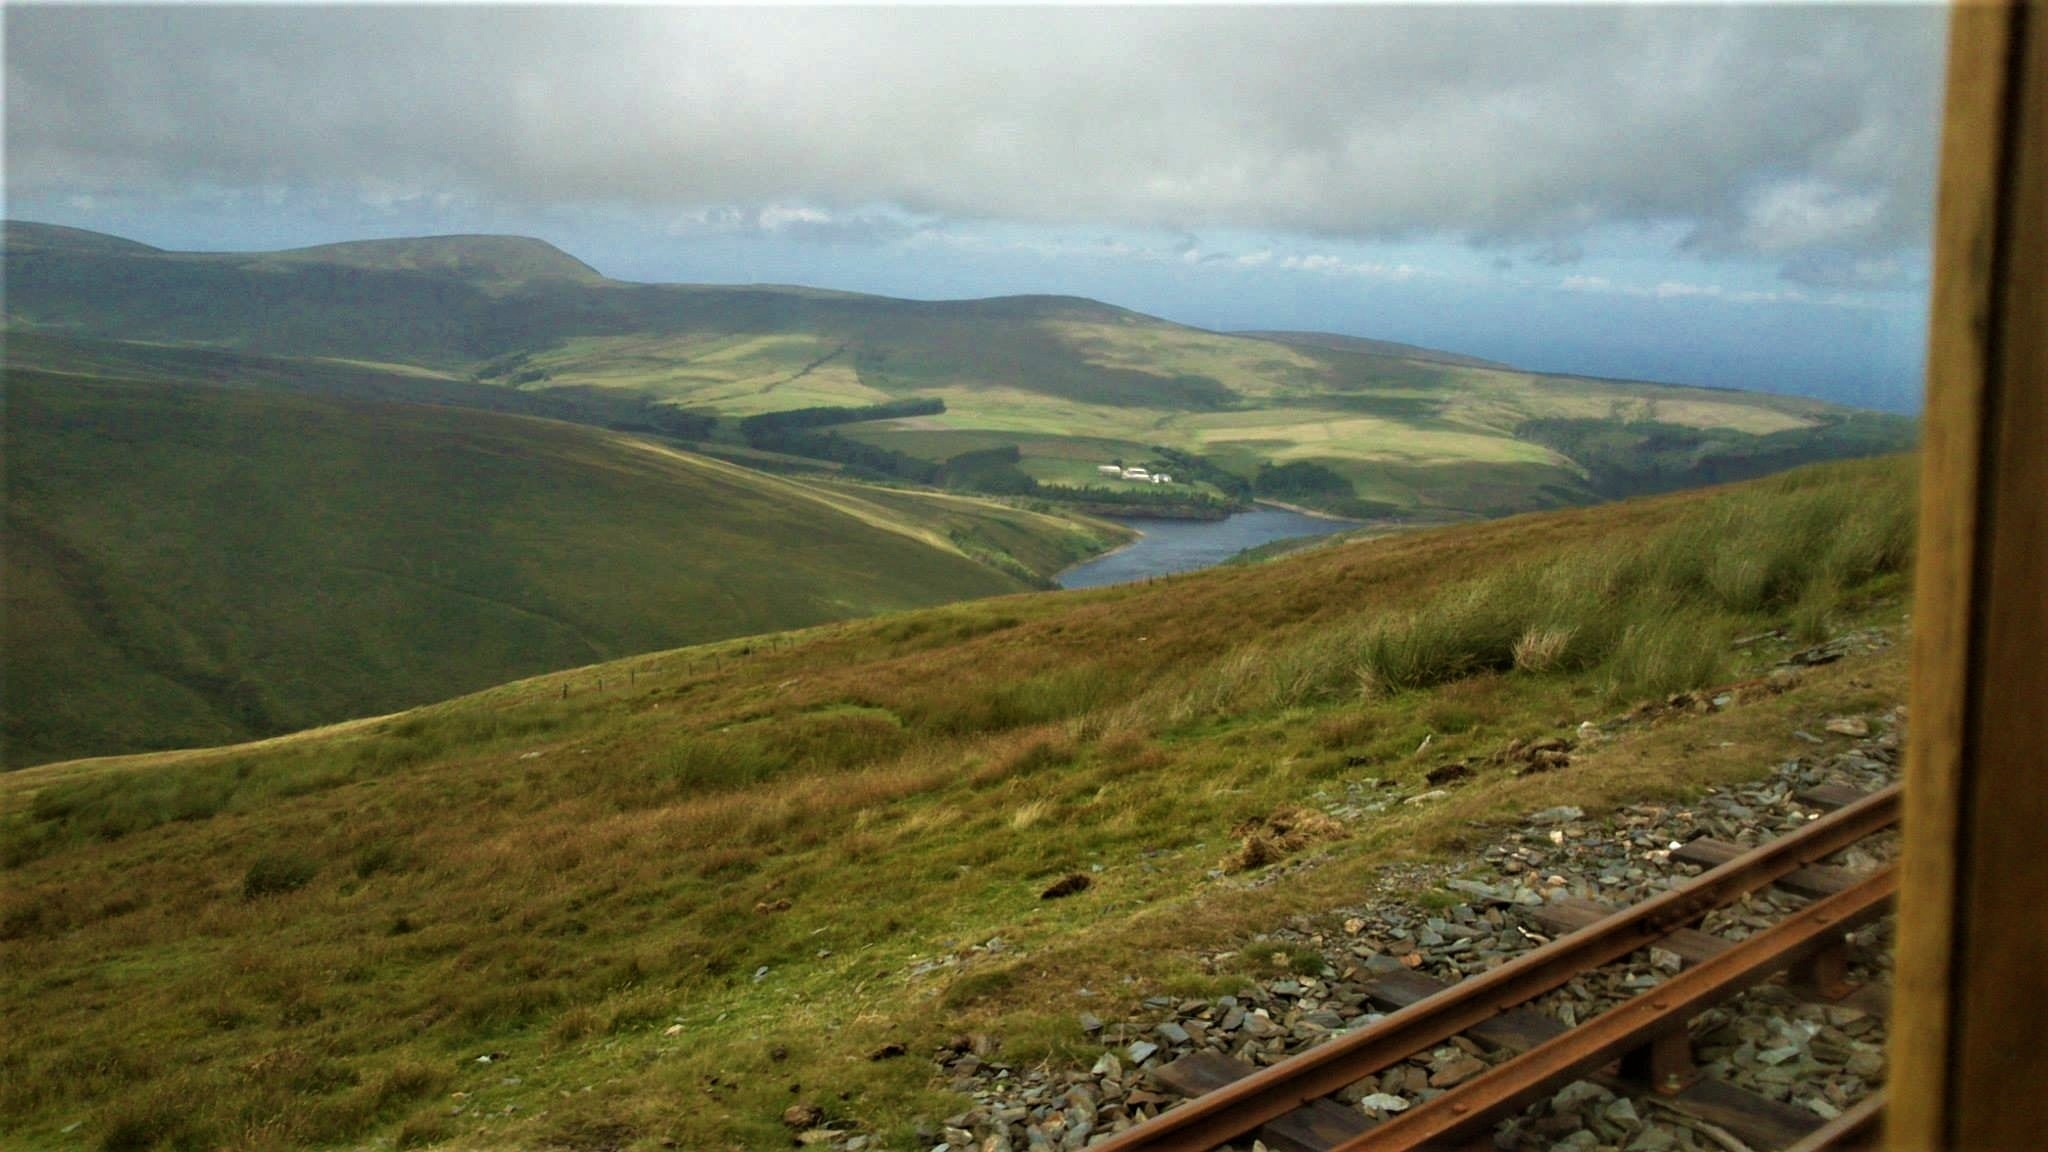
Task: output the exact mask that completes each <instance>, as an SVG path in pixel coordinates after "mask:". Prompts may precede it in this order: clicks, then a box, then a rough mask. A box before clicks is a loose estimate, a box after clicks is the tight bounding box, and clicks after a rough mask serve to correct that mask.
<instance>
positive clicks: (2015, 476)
mask: <svg viewBox="0 0 2048 1152" xmlns="http://www.w3.org/2000/svg"><path fill="white" fill-rule="evenodd" d="M2044 272H2048V7H2044V6H2043V4H2042V3H2041V0H2004V2H2000V3H1969V4H1962V5H1959V6H1957V7H1956V8H1954V9H1953V11H1952V16H1951V22H1950V39H1949V79H1948V105H1947V111H1946V119H1945V123H1944V126H1943V140H1942V157H1941V185H1940V192H1939V196H1938V198H1937V204H1936V224H1935V252H1934V292H1933V316H1932V325H1931V328H1930V331H1929V338H1928V339H1929V342H1928V368H1927V384H1928V394H1927V414H1926V427H1925V433H1924V448H1923V460H1922V473H1921V476H1922V479H1921V492H1920V517H1921V519H1920V552H1919V561H1918V572H1917V573H1916V580H1917V585H1916V589H1915V603H1914V609H1913V621H1912V627H1913V684H1912V700H1911V707H1910V710H1909V714H1908V721H1907V728H1908V737H1907V747H1906V794H1905V795H1906V798H1905V809H1904V818H1905V829H1906V849H1905V856H1904V861H1903V866H1902V867H1903V872H1902V882H1901V886H1900V892H1899V944H1898V967H1897V974H1896V981H1895V985H1894V991H1893V999H1894V1002H1895V1005H1896V1008H1895V1015H1894V1028H1893V1032H1892V1059H1891V1073H1890V1076H1889V1077H1888V1079H1889V1083H1890V1095H1891V1103H1890V1106H1889V1108H1888V1116H1887V1119H1886V1139H1887V1146H1888V1147H1889V1148H1891V1149H1892V1150H1893V1152H1923V1150H1927V1149H1949V1148H1958V1149H1972V1150H1976V1149H2023V1148H2024V1149H2037V1148H2043V1147H2048V1088H2044V1086H2048V1043H2044V1041H2043V1034H2042V1029H2043V1027H2044V1024H2048V304H2044V300H2043V296H2044V289H2043V276H2044Z"/></svg>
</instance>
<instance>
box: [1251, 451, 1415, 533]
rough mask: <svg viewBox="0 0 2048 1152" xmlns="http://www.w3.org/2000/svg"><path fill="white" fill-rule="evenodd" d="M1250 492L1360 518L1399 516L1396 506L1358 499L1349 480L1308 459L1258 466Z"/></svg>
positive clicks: (1264, 497)
mask: <svg viewBox="0 0 2048 1152" xmlns="http://www.w3.org/2000/svg"><path fill="white" fill-rule="evenodd" d="M1252 491H1254V492H1255V493H1257V494H1258V495H1259V496H1260V497H1262V498H1263V499H1267V500H1279V501H1283V502H1285V503H1288V504H1300V505H1303V506H1305V507H1309V508H1316V509H1320V510H1321V511H1324V512H1331V513H1335V514H1336V515H1338V516H1350V517H1353V518H1355V519H1359V520H1391V519H1398V518H1400V515H1401V509H1400V507H1399V506H1398V505H1394V504H1389V503H1386V502H1385V501H1382V500H1365V499H1361V498H1360V497H1359V495H1358V490H1357V489H1356V488H1354V487H1353V486H1352V484H1351V481H1349V480H1347V479H1345V478H1344V477H1343V476H1342V475H1341V474H1340V473H1338V472H1336V471H1334V470H1332V469H1330V468H1327V467H1324V466H1323V465H1321V464H1317V463H1315V462H1314V461H1311V460H1296V461H1293V462H1291V463H1287V464H1261V465H1259V471H1258V475H1256V476H1254V477H1252Z"/></svg>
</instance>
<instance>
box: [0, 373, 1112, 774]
mask: <svg viewBox="0 0 2048 1152" xmlns="http://www.w3.org/2000/svg"><path fill="white" fill-rule="evenodd" d="M6 420H7V448H8V452H7V465H6V466H7V479H8V501H7V532H8V539H9V547H8V549H7V556H6V564H7V597H8V603H7V610H8V619H9V643H8V646H7V652H6V673H7V683H8V700H7V709H6V716H5V725H6V738H7V750H6V756H7V763H8V764H9V765H10V766H19V765H22V764H27V763H36V762H39V761H44V760H50V759H55V758H61V757H66V756H76V755H85V754H91V753H108V752H126V751H140V750H145V749H151V748H165V747H177V746H181V745H195V744H217V743H222V742H226V741H231V740H238V739H247V738H249V737H252V736H259V735H268V734H272V733H277V732H283V731H290V730H293V729H297V728H303V727H307V726H309V725H312V724H316V723H322V722H326V721H331V720H339V719H343V718H346V717H350V716H361V715H368V714H374V713H378V712H385V711H390V710H392V709H396V708H401V707H406V706H409V705H412V704H417V703H420V702H422V701H425V700H431V699H436V698H439V697H442V696H445V695H447V694H449V693H450V692H456V691H464V690H472V689H475V688H479V687H483V686H485V685H488V684H492V683H497V682H500V681H503V680H506V679H508V678H512V677H516V676H521V675H530V674H532V673H535V672H540V671H544V670H548V669H552V668H562V667H568V666H574V665H580V664H588V663H592V662H595V661H600V660H606V659H611V658H614V657H618V656H623V655H627V654H630V653H633V652H639V651H647V650H650V649H655V648H663V647H672V646H675V645H677V644H686V643H693V642H697V641H703V640H710V639H716V638H720V637H727V636H736V635H746V634H752V633H761V632H770V631H776V630H780V629H785V628H791V627H801V626H804V625H809V624H816V623H820V622H824V621H830V620H838V619H844V618H847V617H851V616H861V615H868V614H872V613H876V612H886V611H893V610H898V609H903V608H910V607H916V606H919V605H926V604H933V603H938V602H942V601H948V600H957V599H962V598H967V597H975V596H987V595H992V594H999V593H1006V592H1015V591H1020V590H1023V589H1026V588H1031V587H1042V586H1044V584H1045V582H1046V579H1047V577H1049V576H1050V575H1051V574H1052V573H1053V572H1056V571H1058V570H1059V569H1060V568H1063V567H1065V566H1066V565H1068V564H1071V563H1073V562H1075V561H1077V560H1079V559H1082V558H1084V557H1085V556H1087V555H1089V554H1091V553H1093V552H1095V551H1099V550H1101V549H1102V548H1104V547H1107V546H1108V545H1110V544H1111V543H1114V542H1115V541H1117V540H1119V539H1121V538H1122V537H1121V536H1120V534H1119V533H1117V532H1116V531H1115V530H1113V529H1109V528H1107V527H1103V526H1091V525H1088V524H1084V523H1081V522H1077V521H1073V520H1069V519H1065V518H1061V517H1057V516H1051V515H1045V514H1040V513H1033V512H1027V511H1023V510H1019V509H1012V508H1006V507H1003V506H1000V505H994V504H990V503H987V502H983V501H976V500H969V499H965V498H961V497H952V496H941V495H937V494H918V493H904V492H893V491H888V490H877V489H866V488H862V487H860V486H857V485H848V484H830V485H814V484H807V483H800V482H797V481H792V480H785V479H778V478H774V477H769V476H764V475H762V474H759V473H756V472H752V471H748V470H746V469H742V468H737V467H734V466H731V465H727V464H722V463H719V462H716V461H711V460H707V459H704V458H701V457H695V456H689V455H687V454H683V453H678V452H673V451H669V450H665V449H657V448H655V447H652V446H648V445H646V444H645V443H644V442H640V441H633V440H628V439H626V438H623V437H620V436H618V435H615V434H612V433H607V432H601V431H597V430H594V429H589V428H582V427H576V426H572V425H566V424H557V423H551V422H542V421H534V420H527V419H520V418H515V417H509V416H500V415H496V414H492V413H484V412H476V411H462V410H458V409H451V408H439V407H424V406H415V405H401V404H386V403H375V402H360V401H337V400H329V399H318V398H310V397H296V396H289V395H281V394H277V393H273V392H269V391H259V390H227V389H218V388H211V387H198V386H190V385H182V384H168V383H160V382H159V383H149V384H141V383H134V382H123V381H115V380H94V379H89V378H80V377H76V376H60V375H56V374H53V373H45V372H38V371H32V370H27V369H10V371H9V373H8V375H7V414H6Z"/></svg>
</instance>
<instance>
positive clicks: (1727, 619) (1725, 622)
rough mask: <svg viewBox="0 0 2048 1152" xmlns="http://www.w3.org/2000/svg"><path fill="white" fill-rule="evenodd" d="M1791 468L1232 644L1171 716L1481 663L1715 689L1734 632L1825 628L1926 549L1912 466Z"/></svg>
mask: <svg viewBox="0 0 2048 1152" xmlns="http://www.w3.org/2000/svg"><path fill="white" fill-rule="evenodd" d="M1819 479H1820V480H1821V481H1824V482H1816V478H1815V476H1813V475H1811V474H1808V473H1794V474H1791V475H1788V476H1785V477H1780V478H1777V479H1774V480H1767V481H1763V482H1761V483H1757V484H1753V485H1749V486H1746V487H1745V488H1743V489H1741V490H1739V491H1735V492H1730V493H1726V494H1723V495H1720V496H1717V497H1715V498H1712V499H1710V500H1707V501H1705V502H1703V503H1701V504H1699V505H1697V506H1695V507H1693V508H1690V509H1688V510H1686V511H1685V512H1683V513H1681V514H1680V515H1679V516H1678V517H1677V518H1676V520H1675V521H1673V522H1672V523H1670V524H1668V525H1667V526H1666V527H1664V528H1662V529H1660V530H1658V531H1656V532H1655V533H1652V534H1650V535H1648V536H1647V537H1644V538H1639V539H1635V538H1622V539H1616V540H1612V541H1609V542H1606V543H1602V544H1599V545H1595V546H1593V547H1589V548H1581V549H1577V550H1574V551H1570V552H1566V553H1563V554H1561V555H1559V554H1553V555H1549V556H1538V557H1534V558H1530V559H1528V560H1524V561H1522V562H1519V563H1514V564H1511V565H1509V566H1507V567H1504V568H1503V569H1501V570H1499V571H1497V572H1494V573H1492V574H1489V575H1486V576H1482V577H1479V578H1477V579H1472V580H1467V581H1464V582H1462V583H1458V584H1454V585H1452V586H1450V587H1447V588H1444V589H1442V590H1441V591H1439V592H1438V593H1437V594H1436V595H1434V596H1432V597H1431V598H1429V599H1427V600H1426V601H1424V602H1423V603H1421V604H1420V605H1418V606H1416V607H1415V608H1413V609H1411V610H1409V611H1405V612H1400V613H1396V614H1387V615H1378V616H1371V617H1358V618H1353V619H1351V620H1349V621H1345V622H1342V623H1340V624H1338V625H1335V626H1322V627H1318V628H1317V629H1316V630H1315V631H1313V632H1312V633H1310V634H1308V635H1306V636H1297V637H1294V638H1292V639H1289V640H1287V641H1285V642H1280V643H1272V642H1267V643H1262V644H1259V645H1256V646H1251V647H1246V648H1242V649H1239V650H1237V651H1236V652H1233V653H1232V654H1230V655H1229V656H1226V657H1225V658H1223V659H1222V660H1219V661H1217V662H1216V663H1214V664H1213V665H1211V666H1210V667H1209V668H1208V669H1206V670H1204V671H1203V672H1202V673H1201V674H1200V675H1198V676H1196V677H1194V678H1193V680H1192V681H1191V682H1189V683H1187V684H1184V685H1181V686H1179V687H1178V688H1176V689H1175V692H1174V698H1173V699H1172V700H1171V702H1170V703H1169V704H1168V705H1167V706H1166V708H1165V712H1166V715H1167V716H1168V718H1169V720H1170V721H1171V722H1175V723H1182V722H1186V721H1189V720H1192V719H1196V718H1198V717H1203V716H1209V715H1219V714H1227V713H1230V712H1233V711H1237V710H1246V709H1249V710H1259V709H1270V708H1281V707H1292V706H1298V705H1303V704H1310V703H1314V702H1316V701H1319V700H1327V699H1330V698H1333V697H1336V696H1340V695H1343V694H1345V693H1346V692H1355V693H1359V694H1362V695H1364V696H1366V697H1380V696H1387V695H1392V694H1395V693H1400V692H1406V691H1413V690H1417V689H1424V688H1429V687H1432V686H1435V685H1439V684H1444V683H1448V682H1451V681H1454V680H1458V679H1462V678H1464V677H1467V676H1471V675H1474V674H1477V673H1482V672H1502V673H1506V672H1519V673H1522V674H1531V675H1540V674H1548V673H1559V672H1564V673H1573V672H1593V673H1595V674H1596V675H1597V677H1598V679H1599V680H1600V681H1601V682H1602V683H1603V684H1604V685H1605V688H1606V691H1607V694H1608V695H1609V696H1610V698H1612V699H1616V700H1623V701H1626V700H1638V699H1644V698H1648V697H1655V696H1662V695H1666V694H1669V693H1672V692H1677V691H1681V690H1683V689H1686V688H1692V687H1698V686H1701V685H1704V684H1708V683H1711V682H1713V681H1714V680H1715V679H1716V678H1717V677H1720V676H1721V675H1723V674H1724V673H1725V671H1726V668H1727V659H1726V656H1727V640H1728V639H1729V637H1730V636H1732V635H1733V634H1734V632H1735V630H1736V629H1740V628H1754V627H1758V626H1766V625H1768V626H1784V627H1789V628H1791V629H1792V630H1793V631H1794V633H1795V634H1796V635H1797V636H1798V637H1799V638H1801V639H1803V640H1807V641H1813V640H1818V639H1821V638H1824V637H1825V635H1826V631H1827V627H1828V622H1829V620H1830V619H1831V618H1832V615H1833V613H1834V612H1835V610H1836V607H1837V606H1838V605H1839V603H1840V602H1841V601H1842V600H1843V599H1844V598H1845V597H1850V596H1853V595H1855V594H1857V593H1859V592H1861V591H1864V590H1866V589H1867V588H1869V586H1871V585H1873V584H1874V583H1876V582H1878V581H1881V580H1884V579H1887V578H1891V577H1897V576H1900V575H1902V574H1903V573H1904V572H1905V571H1906V569H1907V567H1908V565H1909V564H1910V561H1911V558H1912V543H1913V531H1914V520H1913V507H1914V502H1913V498H1912V497H1913V488H1912V474H1911V469H1910V465H1909V464H1908V463H1907V462H1904V461H1901V460H1896V459H1894V460H1883V461H1873V462H1869V463H1862V464H1856V465H1847V466H1838V467H1835V468H1831V469H1826V470H1822V472H1821V476H1820V478H1819Z"/></svg>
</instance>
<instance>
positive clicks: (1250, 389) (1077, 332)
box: [1046, 321, 1333, 396]
mask: <svg viewBox="0 0 2048 1152" xmlns="http://www.w3.org/2000/svg"><path fill="white" fill-rule="evenodd" d="M1046 327H1047V328H1048V329H1050V330H1051V331H1052V332H1053V333H1055V334H1056V335H1058V336H1059V337H1060V339H1061V340H1063V341H1065V342H1066V343H1067V344H1068V345H1069V346H1070V347H1072V348H1073V349H1074V350H1075V351H1077V352H1079V353H1081V355H1082V357H1083V359H1085V360H1086V361H1087V362H1088V363H1090V364H1098V365H1101V366H1103V367H1105V368H1127V369H1131V370H1133V371H1138V372H1149V373H1151V374H1153V375H1156V376H1180V375H1186V376H1207V377H1210V378H1211V379H1214V380H1217V381H1220V382H1221V383H1222V384H1223V385H1224V386H1226V387H1228V388H1229V389H1230V390H1231V391H1233V392H1237V393H1239V394H1240V395H1244V396H1273V395H1278V394H1280V393H1283V392H1297V393H1299V392H1315V391H1321V390H1324V389H1327V388H1328V387H1329V386H1330V384H1331V383H1332V375H1333V374H1332V373H1331V371H1330V369H1329V367H1328V366H1327V365H1325V364H1324V363H1322V362H1321V361H1319V360H1316V359H1314V358H1313V357H1310V356H1307V355H1304V354H1303V353H1301V352H1299V351H1297V350H1295V349H1293V348H1289V347H1287V346H1285V345H1283V344H1274V343H1269V342H1267V341H1264V340H1247V339H1245V338H1243V337H1239V336H1224V335H1221V334H1219V333H1215V332H1202V331H1199V330H1196V329H1193V328H1180V327H1175V326H1173V325H1167V324H1158V323H1146V324H1108V323H1090V322H1086V321H1054V322H1051V323H1048V324H1047V325H1046Z"/></svg>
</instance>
